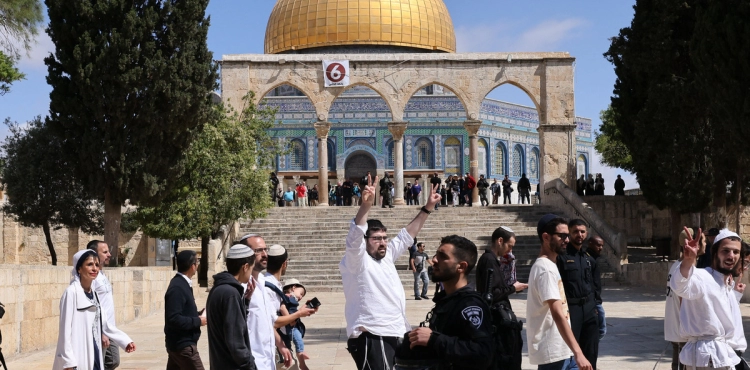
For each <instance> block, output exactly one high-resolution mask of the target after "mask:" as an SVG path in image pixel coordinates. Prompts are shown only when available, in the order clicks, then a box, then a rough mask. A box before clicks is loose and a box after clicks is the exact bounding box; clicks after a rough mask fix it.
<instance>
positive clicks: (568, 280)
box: [557, 244, 599, 369]
mask: <svg viewBox="0 0 750 370" xmlns="http://www.w3.org/2000/svg"><path fill="white" fill-rule="evenodd" d="M594 264H596V261H595V260H594V259H593V258H592V257H591V256H589V254H588V253H586V252H585V251H583V250H578V249H576V248H575V247H574V246H573V245H571V244H568V247H567V250H566V251H565V253H563V254H560V255H559V256H557V267H558V269H559V270H560V276H562V281H563V286H564V287H565V296H566V297H567V299H568V309H569V311H570V327H571V329H572V330H573V335H574V336H575V338H576V341H577V342H578V345H579V346H580V347H581V351H582V352H583V355H584V356H585V357H586V359H587V360H588V361H589V362H590V363H591V366H593V367H594V369H596V359H597V357H599V322H598V320H597V315H596V297H595V291H596V290H595V286H594V278H593V272H592V270H593V266H594Z"/></svg>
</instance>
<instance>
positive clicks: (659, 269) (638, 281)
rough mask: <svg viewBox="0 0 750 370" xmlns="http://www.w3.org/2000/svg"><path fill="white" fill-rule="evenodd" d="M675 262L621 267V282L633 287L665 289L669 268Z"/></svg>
mask: <svg viewBox="0 0 750 370" xmlns="http://www.w3.org/2000/svg"><path fill="white" fill-rule="evenodd" d="M674 262H675V261H664V262H639V263H628V264H624V265H622V276H623V279H622V280H623V281H625V282H627V283H629V284H630V285H634V286H644V287H652V288H665V289H666V285H667V275H668V274H669V268H670V267H671V266H672V264H673V263H674Z"/></svg>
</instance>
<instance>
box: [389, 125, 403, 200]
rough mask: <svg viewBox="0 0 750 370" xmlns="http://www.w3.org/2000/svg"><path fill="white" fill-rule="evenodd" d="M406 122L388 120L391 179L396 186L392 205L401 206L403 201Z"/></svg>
mask: <svg viewBox="0 0 750 370" xmlns="http://www.w3.org/2000/svg"><path fill="white" fill-rule="evenodd" d="M406 125H407V123H406V122H388V131H390V132H391V134H392V135H393V181H394V183H395V184H394V186H395V187H396V191H395V196H394V197H393V205H395V206H402V205H405V204H406V202H404V132H406Z"/></svg>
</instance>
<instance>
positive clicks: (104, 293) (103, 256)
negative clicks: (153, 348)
mask: <svg viewBox="0 0 750 370" xmlns="http://www.w3.org/2000/svg"><path fill="white" fill-rule="evenodd" d="M86 249H90V250H92V251H95V252H96V253H97V254H98V255H99V266H100V267H99V275H98V276H97V277H96V279H95V280H94V284H93V288H94V290H95V291H96V294H97V295H98V296H99V301H100V302H101V305H102V313H103V316H104V317H102V322H103V324H104V330H103V333H104V335H102V347H104V348H102V352H104V370H114V369H116V368H117V367H118V366H120V350H119V349H118V346H119V347H121V348H122V349H124V350H125V352H127V353H130V352H133V351H135V343H134V342H133V340H132V339H130V337H129V336H128V335H127V334H125V333H124V332H123V331H122V330H120V329H118V328H117V325H116V324H115V302H114V299H113V298H112V284H110V283H109V279H108V278H107V276H106V275H104V267H105V266H109V260H110V259H111V258H112V254H111V253H110V252H109V246H108V245H107V243H105V242H103V241H101V240H92V241H90V242H89V243H88V244H87V245H86Z"/></svg>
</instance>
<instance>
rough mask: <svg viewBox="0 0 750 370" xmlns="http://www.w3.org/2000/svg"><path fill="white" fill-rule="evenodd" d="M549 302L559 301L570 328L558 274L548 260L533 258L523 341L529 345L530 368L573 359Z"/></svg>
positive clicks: (563, 289)
mask: <svg viewBox="0 0 750 370" xmlns="http://www.w3.org/2000/svg"><path fill="white" fill-rule="evenodd" d="M551 299H554V300H558V301H562V307H563V310H564V312H565V317H566V319H567V320H568V326H570V315H568V300H567V298H566V297H565V288H564V287H563V283H562V277H561V276H560V271H559V270H558V269H557V265H556V264H555V263H554V262H552V261H550V260H549V259H548V258H537V259H536V261H535V262H534V265H533V266H531V273H530V274H529V293H528V296H527V298H526V342H527V343H528V346H529V362H531V364H533V365H544V364H550V363H553V362H557V361H561V360H565V359H567V358H570V357H571V356H573V352H571V351H570V348H568V345H567V344H565V341H564V340H563V338H562V335H560V331H559V330H557V325H556V324H555V320H554V319H553V318H552V312H551V311H550V306H549V304H547V301H548V300H551Z"/></svg>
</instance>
